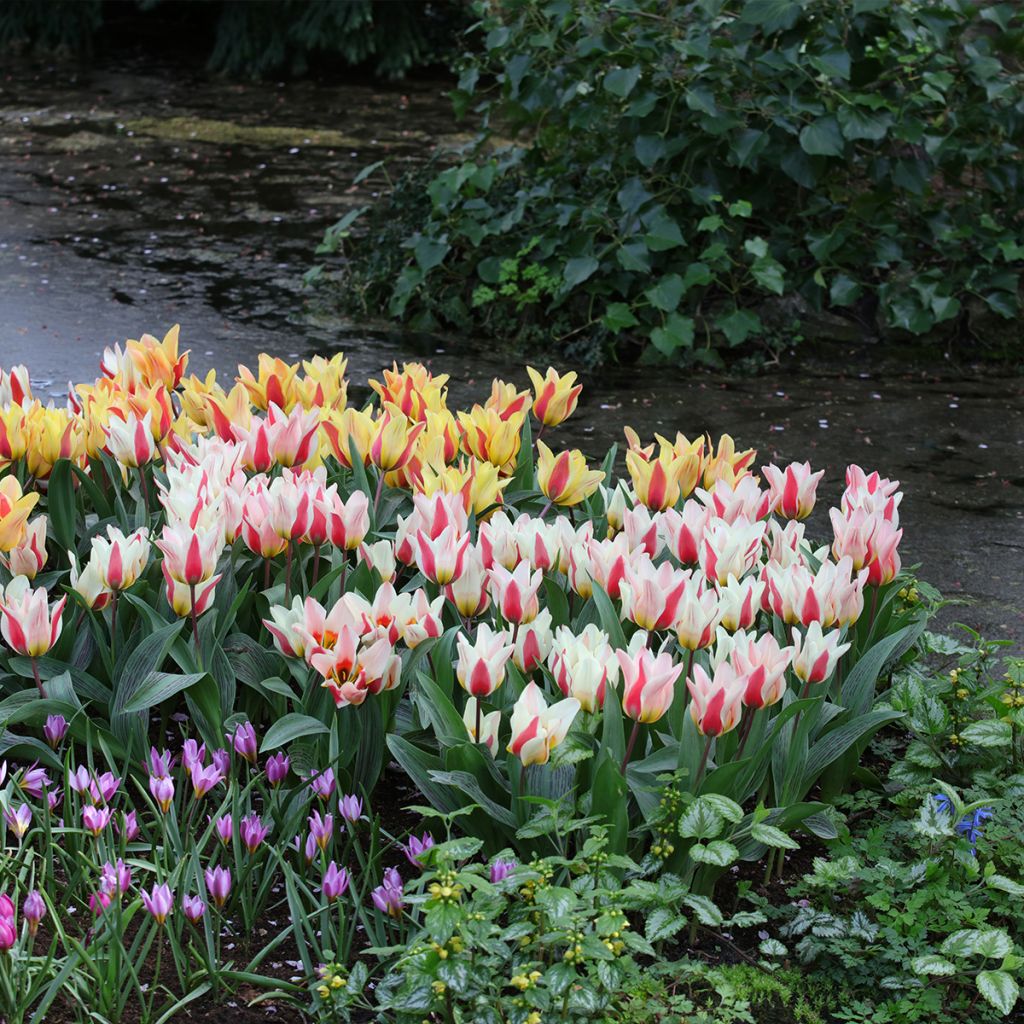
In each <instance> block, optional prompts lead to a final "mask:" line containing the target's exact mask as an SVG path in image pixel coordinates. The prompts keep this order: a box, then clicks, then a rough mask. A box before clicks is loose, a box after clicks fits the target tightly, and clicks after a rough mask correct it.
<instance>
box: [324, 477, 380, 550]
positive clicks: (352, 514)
mask: <svg viewBox="0 0 1024 1024" xmlns="http://www.w3.org/2000/svg"><path fill="white" fill-rule="evenodd" d="M327 525H328V530H329V536H330V538H331V543H332V544H333V545H334V546H335V547H337V548H342V549H343V550H345V551H355V549H356V548H358V547H359V545H360V544H362V542H363V538H364V537H365V536H366V534H367V533H368V532H369V530H370V502H369V499H368V498H367V496H366V495H365V494H363V492H362V491H354V492H353V493H352V495H351V496H350V497H349V498H348V500H347V501H344V502H343V501H341V500H340V499H338V498H336V499H335V501H334V504H333V506H332V508H331V513H330V515H329V516H328V518H327Z"/></svg>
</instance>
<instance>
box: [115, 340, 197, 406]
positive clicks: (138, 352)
mask: <svg viewBox="0 0 1024 1024" xmlns="http://www.w3.org/2000/svg"><path fill="white" fill-rule="evenodd" d="M180 329H181V328H180V325H179V324H175V325H174V326H173V327H172V328H171V329H170V330H169V331H168V332H167V333H166V334H165V335H164V340H163V341H157V340H156V338H154V337H153V335H152V334H144V335H143V336H142V337H141V338H139V340H138V341H131V340H129V341H128V342H126V343H125V348H126V349H127V355H128V358H129V359H131V361H132V365H133V366H134V367H135V372H136V373H137V374H138V375H139V377H140V378H141V379H142V380H143V381H144V382H145V383H146V384H147V385H149V386H150V387H152V386H153V385H155V384H159V385H161V386H162V387H165V388H167V389H169V390H171V391H173V390H174V389H175V388H176V387H177V386H178V383H179V382H180V381H181V377H182V374H183V373H184V372H185V367H186V366H188V353H189V350H187V349H186V351H185V352H183V353H182V354H181V355H180V356H179V355H178V332H179V331H180Z"/></svg>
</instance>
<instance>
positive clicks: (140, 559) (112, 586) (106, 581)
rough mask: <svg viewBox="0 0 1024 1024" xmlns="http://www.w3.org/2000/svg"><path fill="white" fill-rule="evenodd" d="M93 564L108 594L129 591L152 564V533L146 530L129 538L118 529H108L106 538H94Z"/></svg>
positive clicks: (130, 535) (142, 529)
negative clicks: (150, 550) (150, 561)
mask: <svg viewBox="0 0 1024 1024" xmlns="http://www.w3.org/2000/svg"><path fill="white" fill-rule="evenodd" d="M90 561H95V562H96V563H97V565H98V566H99V573H100V580H101V581H102V583H103V586H104V587H105V588H106V589H107V590H111V591H120V590H127V589H128V588H129V587H130V586H131V585H132V584H133V583H134V582H135V581H136V580H137V579H138V578H139V576H141V575H142V572H143V570H144V569H145V568H146V562H147V561H149V530H147V529H146V527H144V526H143V527H140V528H139V529H138V530H136V531H135V532H134V533H131V534H129V535H128V536H127V537H126V536H125V535H124V534H123V533H122V532H121V531H120V530H119V529H117V527H115V526H108V527H107V536H106V537H93V539H92V555H91V558H90Z"/></svg>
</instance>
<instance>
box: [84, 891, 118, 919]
mask: <svg viewBox="0 0 1024 1024" xmlns="http://www.w3.org/2000/svg"><path fill="white" fill-rule="evenodd" d="M112 902H113V901H112V900H111V898H110V893H106V892H102V891H101V892H94V893H93V894H92V895H91V896H90V897H89V909H90V910H91V911H92V912H93V913H94V914H95V915H96V916H97V917H99V916H100V914H102V913H103V911H104V910H106V909H107V907H109V906H110V904H111V903H112Z"/></svg>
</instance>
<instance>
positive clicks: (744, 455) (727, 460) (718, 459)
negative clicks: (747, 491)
mask: <svg viewBox="0 0 1024 1024" xmlns="http://www.w3.org/2000/svg"><path fill="white" fill-rule="evenodd" d="M755 458H757V452H755V451H754V449H753V448H747V449H745V450H744V451H741V452H740V451H737V450H736V442H735V441H733V439H732V437H730V436H729V435H728V434H723V435H722V436H721V437H720V438H719V439H718V448H717V449H716V450H715V451H714V452H709V453H708V457H707V459H706V460H705V463H704V486H705V487H706V488H710V487H714V485H715V483H716V482H717V481H719V480H725V481H726V482H727V483H729V484H730V485H733V484H735V483H736V482H737V481H739V480H742V479H743V477H745V476H748V475H749V472H750V466H751V465H752V464H753V462H754V459H755Z"/></svg>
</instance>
